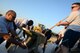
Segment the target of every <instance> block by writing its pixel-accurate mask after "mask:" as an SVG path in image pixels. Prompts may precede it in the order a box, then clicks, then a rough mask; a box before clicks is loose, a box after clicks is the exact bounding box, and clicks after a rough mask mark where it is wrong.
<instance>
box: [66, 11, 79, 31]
mask: <svg viewBox="0 0 80 53" xmlns="http://www.w3.org/2000/svg"><path fill="white" fill-rule="evenodd" d="M66 21H67V22H69V23H70V24H69V26H68V27H67V29H72V30H74V31H78V32H80V11H73V12H72V13H71V14H70V15H69V17H68V18H67V19H66Z"/></svg>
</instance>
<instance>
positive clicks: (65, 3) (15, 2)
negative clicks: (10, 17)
mask: <svg viewBox="0 0 80 53" xmlns="http://www.w3.org/2000/svg"><path fill="white" fill-rule="evenodd" d="M74 2H80V0H0V13H1V14H5V12H6V11H8V10H10V9H12V10H14V11H16V13H17V18H26V19H32V20H34V25H37V24H38V23H41V24H44V25H45V26H46V27H47V28H50V27H52V26H54V25H55V24H56V23H57V22H59V21H60V20H62V19H63V18H65V17H67V16H68V15H69V13H70V11H71V4H72V3H74ZM62 28H63V27H55V28H54V29H52V30H53V31H54V32H56V33H58V32H59V31H60V30H61V29H62Z"/></svg>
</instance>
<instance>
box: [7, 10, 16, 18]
mask: <svg viewBox="0 0 80 53" xmlns="http://www.w3.org/2000/svg"><path fill="white" fill-rule="evenodd" d="M9 12H12V13H13V14H14V15H15V17H16V12H15V11H14V10H8V11H7V12H6V14H7V13H9Z"/></svg>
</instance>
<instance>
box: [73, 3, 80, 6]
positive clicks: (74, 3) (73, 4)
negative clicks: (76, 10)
mask: <svg viewBox="0 0 80 53" xmlns="http://www.w3.org/2000/svg"><path fill="white" fill-rule="evenodd" d="M74 4H76V5H79V6H80V2H75V3H73V4H72V5H74Z"/></svg>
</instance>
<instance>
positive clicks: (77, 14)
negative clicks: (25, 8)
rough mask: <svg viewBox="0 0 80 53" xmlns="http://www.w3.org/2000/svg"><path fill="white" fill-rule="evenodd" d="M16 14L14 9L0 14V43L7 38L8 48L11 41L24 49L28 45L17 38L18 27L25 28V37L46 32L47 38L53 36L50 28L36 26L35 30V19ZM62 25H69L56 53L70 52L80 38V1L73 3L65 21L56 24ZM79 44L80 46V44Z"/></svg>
mask: <svg viewBox="0 0 80 53" xmlns="http://www.w3.org/2000/svg"><path fill="white" fill-rule="evenodd" d="M16 16H17V15H16V12H15V11H14V10H9V11H7V12H6V14H5V16H0V44H1V43H2V42H3V41H5V40H7V43H6V48H8V47H9V45H10V44H11V43H13V44H15V45H19V46H20V47H22V48H23V49H25V48H26V47H27V46H26V45H27V44H26V45H25V44H23V42H20V41H18V40H16V39H19V37H18V34H17V33H16V29H17V28H19V29H22V30H23V32H24V33H23V34H24V37H25V34H27V35H29V36H32V35H35V36H37V35H43V34H44V35H43V36H45V37H46V38H47V40H48V39H49V38H50V37H51V31H50V30H47V31H45V30H42V29H39V30H38V29H35V28H34V31H33V20H25V19H16ZM61 25H62V26H67V27H66V31H65V32H64V36H62V38H63V40H62V43H61V45H60V48H58V49H57V51H56V53H69V51H70V49H71V48H72V47H73V46H74V45H75V43H76V42H77V41H78V40H79V39H80V2H76V3H73V4H72V6H71V13H70V15H69V16H68V18H66V20H65V21H64V22H63V21H60V22H59V23H57V24H56V26H61ZM25 29H26V30H25ZM37 30H38V31H37ZM36 31H37V32H36ZM44 31H45V32H44ZM35 32H36V33H35ZM46 32H48V33H46ZM37 33H38V34H37ZM36 34H37V35H36ZM47 34H48V35H47ZM59 35H61V34H59ZM35 36H34V38H33V39H32V41H33V40H34V39H35V38H36V37H35ZM38 38H39V37H38ZM27 40H28V39H27ZM35 41H36V39H35ZM26 43H27V41H26ZM28 45H29V47H31V45H30V44H28ZM78 46H80V44H78Z"/></svg>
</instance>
